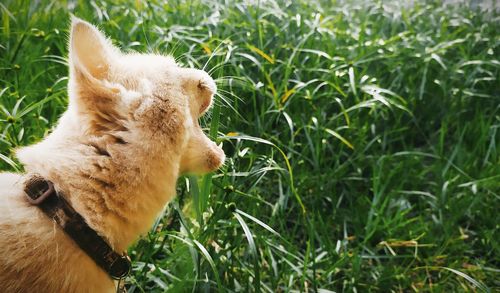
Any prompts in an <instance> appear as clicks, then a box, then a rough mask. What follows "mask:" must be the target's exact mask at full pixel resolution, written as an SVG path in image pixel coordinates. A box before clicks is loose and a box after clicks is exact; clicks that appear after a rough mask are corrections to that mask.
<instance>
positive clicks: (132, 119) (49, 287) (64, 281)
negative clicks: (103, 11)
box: [0, 17, 225, 292]
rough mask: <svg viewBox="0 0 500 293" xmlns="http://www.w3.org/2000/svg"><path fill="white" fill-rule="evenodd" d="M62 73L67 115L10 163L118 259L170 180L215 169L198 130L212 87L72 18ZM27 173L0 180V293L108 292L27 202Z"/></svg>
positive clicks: (163, 197) (216, 152) (210, 147)
mask: <svg viewBox="0 0 500 293" xmlns="http://www.w3.org/2000/svg"><path fill="white" fill-rule="evenodd" d="M69 67H70V68H69V69H70V75H69V76H70V78H69V84H68V89H69V90H68V91H69V107H68V109H67V111H66V112H65V113H64V115H63V116H62V117H61V118H60V120H59V122H58V124H57V127H56V128H55V129H54V131H53V132H52V133H51V134H50V135H48V136H47V137H46V138H45V139H44V140H43V141H41V142H40V143H37V144H35V145H33V146H29V147H24V148H21V149H19V150H18V152H17V156H18V158H19V160H20V161H21V162H22V163H23V164H24V166H25V169H26V171H27V174H40V175H41V176H43V177H44V178H45V179H47V180H50V181H52V182H53V183H54V185H55V188H56V190H57V191H59V192H61V194H63V195H64V196H65V197H66V200H67V201H68V202H69V203H70V205H71V206H72V207H73V208H74V209H75V210H76V211H77V212H78V213H79V214H80V215H81V216H82V217H83V218H84V219H85V221H86V222H87V224H88V225H89V226H90V227H91V228H92V229H93V230H95V231H96V232H97V233H98V234H99V235H101V236H102V237H103V238H104V239H105V240H106V241H107V242H108V244H109V245H110V246H111V247H112V248H113V249H114V250H115V251H117V252H122V251H125V250H126V249H127V247H128V246H129V245H130V244H131V243H132V242H133V241H134V240H136V239H137V238H138V237H139V236H140V235H141V234H143V233H145V232H147V231H148V229H149V228H150V227H151V225H152V223H153V221H154V220H155V218H156V217H157V216H158V215H159V213H160V212H161V211H162V209H163V208H164V206H165V204H166V203H167V202H169V201H170V200H171V199H172V197H173V196H174V195H175V185H176V180H177V178H178V176H179V174H182V173H185V172H190V173H197V174H202V173H206V172H209V171H213V170H216V169H218V168H219V167H220V166H221V165H222V164H223V162H224V159H225V156H224V152H223V151H222V149H221V148H220V147H218V146H217V145H216V144H215V143H214V142H212V141H210V139H209V138H208V137H207V136H206V135H205V134H204V133H203V132H202V130H201V128H200V125H199V124H198V118H199V117H200V116H201V115H202V114H203V113H205V112H206V110H207V109H208V108H209V107H210V105H211V104H212V97H213V95H214V94H215V92H216V85H215V82H214V81H213V79H212V78H211V77H210V76H209V75H208V74H207V73H206V72H204V71H201V70H196V69H188V68H181V67H179V66H178V65H177V64H176V63H175V61H174V59H173V58H171V57H169V56H161V55H154V54H137V53H134V54H124V53H122V52H120V50H119V49H117V48H116V47H114V46H113V45H112V44H111V42H110V41H109V40H108V39H107V38H106V37H105V36H104V35H103V34H102V33H101V32H100V31H99V30H98V29H97V28H95V27H94V26H92V25H91V24H89V23H87V22H85V21H83V20H81V19H78V18H75V17H74V18H73V19H72V23H71V33H70V39H69ZM27 174H13V173H0V248H1V249H0V292H114V290H116V289H115V282H114V281H113V280H112V279H111V278H110V277H109V276H108V274H107V273H106V272H105V271H103V270H102V269H101V268H100V267H99V266H97V265H96V264H95V263H94V261H93V260H92V259H91V258H90V257H89V256H88V255H87V254H86V253H85V252H84V251H82V250H81V249H80V248H79V247H78V246H77V245H76V244H75V243H74V241H73V240H72V239H71V238H70V237H68V236H67V235H66V234H65V233H64V231H63V230H62V229H60V227H59V226H58V225H57V224H56V223H55V222H54V221H53V220H52V219H50V218H49V217H48V216H47V215H45V214H44V213H43V212H42V211H41V210H40V209H39V208H38V207H36V206H33V205H30V204H29V203H28V201H27V200H26V197H25V194H24V191H23V188H24V180H25V179H26V177H27Z"/></svg>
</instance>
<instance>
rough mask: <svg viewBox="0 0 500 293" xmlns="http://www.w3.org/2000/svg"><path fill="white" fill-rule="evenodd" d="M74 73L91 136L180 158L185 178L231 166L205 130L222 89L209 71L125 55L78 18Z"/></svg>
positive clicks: (76, 106)
mask: <svg viewBox="0 0 500 293" xmlns="http://www.w3.org/2000/svg"><path fill="white" fill-rule="evenodd" d="M69 66H70V79H69V86H68V88H69V96H70V103H69V108H70V111H71V112H72V113H75V115H77V116H78V119H79V123H81V127H83V128H85V132H86V133H87V134H88V135H89V136H96V137H99V136H102V135H108V134H110V133H120V132H131V133H133V135H132V136H129V137H133V139H134V140H135V141H134V143H142V142H144V143H145V144H150V145H152V146H154V147H155V148H158V149H162V148H164V149H165V150H167V149H168V152H169V153H170V154H174V155H176V156H179V157H180V166H179V171H180V172H181V173H196V174H202V173H206V172H209V171H213V170H215V169H217V168H219V167H220V166H221V165H222V163H223V162H224V158H225V156H224V152H223V151H222V149H221V148H220V147H218V146H217V145H216V144H215V143H214V142H212V141H211V140H210V139H209V138H208V137H207V136H206V135H205V134H204V133H203V131H202V129H201V127H200V125H199V123H198V120H199V118H200V117H201V116H202V115H203V114H204V113H205V112H206V111H207V110H208V109H209V107H210V106H211V105H212V100H213V95H214V94H215V92H216V90H217V88H216V85H215V82H214V80H213V79H212V78H211V77H210V76H209V75H208V74H207V73H206V72H205V71H202V70H197V69H191V68H182V67H180V66H179V65H178V64H176V62H175V60H174V59H173V58H172V57H170V56H163V55H158V54H138V53H123V52H121V51H120V50H119V49H118V48H116V47H115V46H113V45H112V43H111V42H110V41H109V40H108V39H107V38H106V37H105V36H104V35H103V34H102V33H101V32H100V31H99V30H98V29H97V28H96V27H94V26H93V25H91V24H89V23H87V22H85V21H83V20H81V19H78V18H76V17H73V19H72V23H71V33H70V40H69ZM118 136H119V135H118ZM127 143H128V142H127Z"/></svg>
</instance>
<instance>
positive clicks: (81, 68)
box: [68, 17, 125, 133]
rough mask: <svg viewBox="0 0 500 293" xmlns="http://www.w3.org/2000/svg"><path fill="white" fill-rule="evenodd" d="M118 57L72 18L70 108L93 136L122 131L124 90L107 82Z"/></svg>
mask: <svg viewBox="0 0 500 293" xmlns="http://www.w3.org/2000/svg"><path fill="white" fill-rule="evenodd" d="M119 56H120V51H119V50H118V49H117V48H115V47H114V46H113V45H112V44H111V42H110V41H109V40H108V39H107V38H106V37H105V36H104V35H103V34H102V33H101V32H100V31H99V30H98V29H97V28H96V27H94V26H93V25H91V24H90V23H88V22H85V21H83V20H81V19H79V18H76V17H72V19H71V33H70V40H69V66H70V79H69V84H68V91H69V99H70V103H69V106H70V108H72V109H74V110H76V112H77V113H79V114H82V115H83V117H86V119H87V120H85V121H88V127H89V129H90V130H91V131H92V132H93V133H100V132H106V131H112V130H123V129H124V126H123V123H122V122H123V121H124V120H125V118H124V116H123V115H122V113H121V112H122V111H121V110H120V97H121V93H122V91H123V90H124V88H123V86H120V85H119V84H117V83H113V82H112V81H110V80H111V75H112V73H111V71H112V69H113V64H116V62H117V61H116V60H117V59H118V58H119Z"/></svg>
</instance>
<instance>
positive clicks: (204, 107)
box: [200, 100, 210, 115]
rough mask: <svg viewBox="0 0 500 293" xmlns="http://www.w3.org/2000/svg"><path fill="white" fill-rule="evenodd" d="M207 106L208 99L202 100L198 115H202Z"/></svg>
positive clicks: (208, 104) (208, 103)
mask: <svg viewBox="0 0 500 293" xmlns="http://www.w3.org/2000/svg"><path fill="white" fill-rule="evenodd" d="M208 106H210V100H206V101H204V102H203V103H202V104H201V106H200V115H203V114H204V113H205V111H207V108H208Z"/></svg>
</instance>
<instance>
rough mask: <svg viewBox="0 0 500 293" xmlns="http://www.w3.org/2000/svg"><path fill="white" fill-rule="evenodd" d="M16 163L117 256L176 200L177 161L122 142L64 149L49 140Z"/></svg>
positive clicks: (62, 143) (58, 141) (54, 139)
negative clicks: (48, 184)
mask: <svg viewBox="0 0 500 293" xmlns="http://www.w3.org/2000/svg"><path fill="white" fill-rule="evenodd" d="M117 139H118V140H117ZM18 157H19V158H20V160H21V161H22V162H23V163H24V164H25V167H26V170H27V171H28V172H31V173H38V174H40V175H42V176H43V177H45V178H46V179H48V180H51V181H52V182H53V183H54V185H55V186H56V189H58V191H60V192H61V193H62V194H63V195H64V196H65V197H66V198H67V199H68V201H69V202H70V204H71V205H72V206H73V208H75V210H76V211H77V212H78V213H80V214H81V215H82V217H83V218H84V219H85V221H86V222H87V224H88V225H89V226H90V227H91V228H92V229H94V230H95V231H96V232H97V233H98V234H100V235H102V236H103V237H104V238H105V239H106V240H107V241H108V242H109V244H110V245H111V246H112V247H113V248H114V249H115V250H117V251H124V250H125V249H126V248H127V247H128V246H129V245H130V244H131V243H132V242H133V241H135V240H136V239H137V238H138V237H139V236H140V235H141V234H143V233H146V232H147V231H148V230H149V229H150V227H151V225H152V224H153V222H154V220H155V218H156V217H157V216H158V215H159V213H160V212H161V211H162V210H163V208H164V206H165V204H166V203H167V202H168V201H169V200H170V199H171V198H172V197H173V196H174V195H175V184H176V181H177V177H178V170H179V155H177V154H175V153H173V152H172V151H161V150H158V149H155V148H154V147H151V146H149V145H147V144H132V143H131V142H129V139H128V138H127V137H119V138H118V137H117V136H109V137H103V138H101V139H99V140H95V141H91V142H89V143H76V144H75V143H71V144H69V143H67V141H64V140H61V139H60V138H59V137H58V136H57V135H54V136H53V137H49V138H48V139H46V140H44V141H43V142H42V143H39V144H37V145H34V146H31V147H27V148H25V149H23V150H22V151H21V152H19V153H18Z"/></svg>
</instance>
